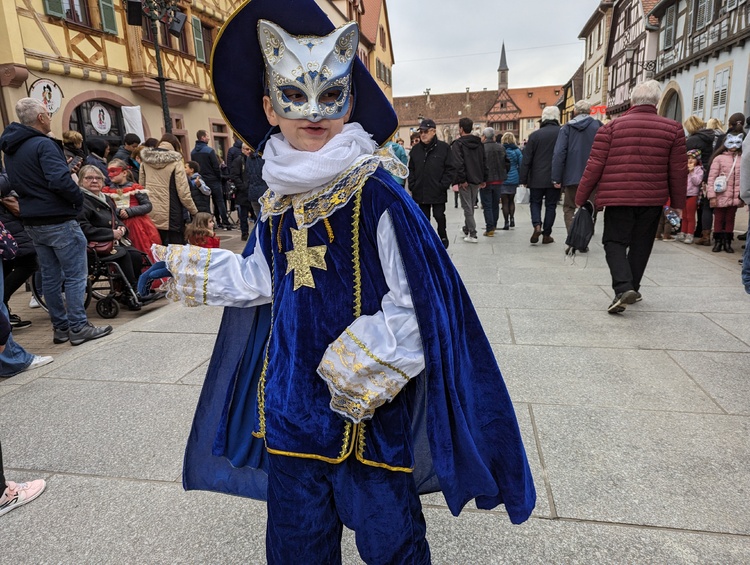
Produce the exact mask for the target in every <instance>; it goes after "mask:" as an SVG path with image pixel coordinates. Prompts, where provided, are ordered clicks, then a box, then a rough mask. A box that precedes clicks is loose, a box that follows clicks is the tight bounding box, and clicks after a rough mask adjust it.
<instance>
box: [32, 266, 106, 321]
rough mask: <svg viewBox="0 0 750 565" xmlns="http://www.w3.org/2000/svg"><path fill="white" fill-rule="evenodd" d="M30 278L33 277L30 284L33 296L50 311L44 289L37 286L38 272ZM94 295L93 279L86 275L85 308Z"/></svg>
mask: <svg viewBox="0 0 750 565" xmlns="http://www.w3.org/2000/svg"><path fill="white" fill-rule="evenodd" d="M29 278H30V279H31V284H30V286H31V294H32V296H33V297H34V298H36V301H37V302H38V303H39V306H41V307H42V308H43V309H44V311H45V312H48V311H49V310H47V303H46V302H45V301H44V295H43V294H42V289H41V287H37V282H36V279H37V277H36V273H35V274H33V275H31V277H29ZM62 291H63V293H64V292H65V285H63V289H62ZM92 295H93V290H92V288H91V279H90V278H89V277H86V293H85V294H84V299H83V307H84V309H85V308H88V307H89V304H91V297H92Z"/></svg>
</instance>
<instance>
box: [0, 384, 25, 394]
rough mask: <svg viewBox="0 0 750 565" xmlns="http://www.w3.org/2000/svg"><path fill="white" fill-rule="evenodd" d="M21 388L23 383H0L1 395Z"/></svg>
mask: <svg viewBox="0 0 750 565" xmlns="http://www.w3.org/2000/svg"><path fill="white" fill-rule="evenodd" d="M18 388H21V385H0V396H3V395H4V394H8V393H9V392H13V391H14V390H16V389H18Z"/></svg>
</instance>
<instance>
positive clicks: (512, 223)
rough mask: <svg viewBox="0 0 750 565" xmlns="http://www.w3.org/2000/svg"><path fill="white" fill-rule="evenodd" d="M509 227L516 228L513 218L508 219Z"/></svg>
mask: <svg viewBox="0 0 750 565" xmlns="http://www.w3.org/2000/svg"><path fill="white" fill-rule="evenodd" d="M510 227H512V228H514V227H516V220H515V219H514V218H513V216H511V217H510Z"/></svg>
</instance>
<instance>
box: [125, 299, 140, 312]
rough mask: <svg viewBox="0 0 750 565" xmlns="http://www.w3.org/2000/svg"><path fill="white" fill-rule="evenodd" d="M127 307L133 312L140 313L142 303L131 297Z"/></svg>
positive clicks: (126, 304)
mask: <svg viewBox="0 0 750 565" xmlns="http://www.w3.org/2000/svg"><path fill="white" fill-rule="evenodd" d="M125 306H127V308H128V310H131V311H133V312H138V311H139V310H140V309H141V303H140V301H139V300H138V299H136V298H133V297H132V296H129V297H128V299H127V301H126V303H125Z"/></svg>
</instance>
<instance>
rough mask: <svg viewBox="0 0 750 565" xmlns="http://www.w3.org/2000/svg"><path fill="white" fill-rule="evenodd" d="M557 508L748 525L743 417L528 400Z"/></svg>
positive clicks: (641, 519) (616, 517)
mask: <svg viewBox="0 0 750 565" xmlns="http://www.w3.org/2000/svg"><path fill="white" fill-rule="evenodd" d="M534 418H535V422H536V426H537V429H538V432H539V437H540V442H541V445H542V452H543V456H544V461H545V464H546V470H547V474H548V476H549V481H550V484H551V485H552V493H553V496H554V500H555V507H556V509H557V514H558V516H560V517H564V518H571V519H576V520H595V521H600V522H620V523H626V524H640V525H649V526H661V527H667V528H677V529H684V530H700V531H707V532H722V533H734V534H742V535H748V534H750V514H748V512H747V509H746V506H747V504H746V498H747V497H746V494H745V493H748V492H750V474H748V472H747V469H748V466H750V442H749V441H748V432H750V421H749V420H748V419H747V418H738V417H736V416H724V415H711V414H689V413H676V412H653V411H629V410H617V409H600V408H581V407H565V406H540V405H536V406H534Z"/></svg>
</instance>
